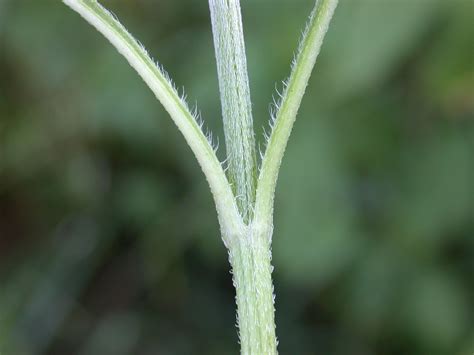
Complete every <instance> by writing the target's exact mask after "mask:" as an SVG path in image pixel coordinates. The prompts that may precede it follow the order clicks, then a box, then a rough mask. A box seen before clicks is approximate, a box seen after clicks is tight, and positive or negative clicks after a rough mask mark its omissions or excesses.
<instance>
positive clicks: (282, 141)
mask: <svg viewBox="0 0 474 355" xmlns="http://www.w3.org/2000/svg"><path fill="white" fill-rule="evenodd" d="M337 3H338V0H316V3H315V5H314V9H313V11H312V13H311V16H310V19H309V22H308V24H307V27H306V29H305V31H304V34H303V38H302V40H301V42H300V46H299V49H298V53H297V55H296V59H295V61H294V62H293V67H292V71H291V75H290V78H289V79H288V81H287V82H286V84H285V90H284V92H283V97H282V99H281V102H280V104H279V108H278V112H277V114H276V117H275V121H274V124H273V130H272V134H271V136H270V139H269V140H268V145H267V150H266V151H265V156H264V158H263V161H262V166H261V168H260V175H259V178H258V183H257V197H256V202H255V219H256V220H258V221H259V222H260V223H268V221H271V220H272V218H273V205H274V195H275V187H276V183H277V178H278V172H279V170H280V165H281V161H282V158H283V154H284V153H285V149H286V145H287V142H288V138H289V137H290V133H291V130H292V128H293V123H294V122H295V119H296V114H297V113H298V109H299V107H300V105H301V100H302V99H303V95H304V93H305V91H306V86H307V85H308V81H309V78H310V76H311V72H312V71H313V67H314V64H315V63H316V58H317V57H318V54H319V51H320V50H321V46H322V44H323V39H324V36H325V35H326V31H327V29H328V27H329V23H330V21H331V18H332V15H333V14H334V10H335V9H336V6H337Z"/></svg>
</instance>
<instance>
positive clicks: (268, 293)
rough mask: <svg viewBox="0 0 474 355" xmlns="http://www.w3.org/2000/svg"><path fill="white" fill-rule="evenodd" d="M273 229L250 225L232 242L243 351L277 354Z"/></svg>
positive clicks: (248, 354)
mask: <svg viewBox="0 0 474 355" xmlns="http://www.w3.org/2000/svg"><path fill="white" fill-rule="evenodd" d="M271 233H272V231H271V228H263V229H262V228H256V226H255V225H250V226H249V227H247V228H246V229H245V231H243V234H242V235H240V238H236V239H234V242H233V243H232V244H231V245H229V256H230V263H231V265H232V270H233V281H234V286H235V289H236V300H237V323H238V327H239V337H240V345H241V354H242V355H261V354H262V355H274V354H277V339H276V335H275V308H274V296H273V283H272V276H271V274H272V270H273V267H272V265H271V249H270V244H271Z"/></svg>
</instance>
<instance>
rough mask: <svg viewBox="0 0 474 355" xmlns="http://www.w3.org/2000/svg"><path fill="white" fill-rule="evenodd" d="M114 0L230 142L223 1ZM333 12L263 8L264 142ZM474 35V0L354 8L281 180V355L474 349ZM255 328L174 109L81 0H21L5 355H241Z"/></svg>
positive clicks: (256, 32)
mask: <svg viewBox="0 0 474 355" xmlns="http://www.w3.org/2000/svg"><path fill="white" fill-rule="evenodd" d="M103 3H104V4H105V5H106V6H108V7H109V8H110V9H111V10H113V11H114V12H115V13H116V14H117V15H118V16H119V18H120V19H121V20H122V22H123V23H124V24H125V25H126V26H127V27H128V28H129V30H130V31H131V32H132V33H133V34H134V35H135V36H136V37H137V38H138V39H140V41H142V42H143V43H144V44H145V45H146V47H147V48H148V49H149V51H150V52H151V53H152V54H153V55H154V57H155V58H156V59H158V60H159V61H160V62H161V63H162V64H163V65H164V66H165V68H166V69H167V70H168V71H169V73H170V75H171V76H172V77H173V78H174V80H175V82H176V83H177V86H178V87H182V86H183V87H185V88H186V93H187V95H188V100H189V102H190V103H191V104H193V103H195V102H198V103H199V108H200V110H201V112H202V115H203V117H204V119H205V122H206V126H207V127H208V128H209V129H210V130H212V131H213V132H214V135H215V136H219V137H222V125H221V122H220V104H219V100H218V91H217V75H216V69H215V61H214V52H213V47H212V36H211V32H210V22H209V14H208V9H207V2H206V1H204V0H199V1H198V0H156V1H153V0H133V1H132V0H128V1H127V0H120V1H118V0H117V1H112V0H108V1H105V0H104V1H103ZM312 5H313V1H312V0H299V1H295V0H278V1H276V0H259V1H256V0H254V1H250V0H242V6H243V17H244V25H245V33H246V45H247V52H248V65H249V71H250V81H251V89H252V100H253V108H254V116H255V127H256V131H257V132H258V134H259V135H260V133H261V132H262V128H263V127H265V126H267V120H268V117H269V114H268V111H269V110H268V103H269V102H271V101H272V94H274V93H275V90H274V89H275V83H279V82H280V81H281V80H283V79H284V78H285V77H286V76H287V75H288V72H289V64H290V61H291V59H292V55H293V52H294V49H295V48H296V45H297V39H298V37H299V34H300V32H301V29H302V28H303V25H304V23H305V20H306V17H307V15H308V14H309V12H310V9H311V7H312ZM473 23H474V2H473V1H471V0H452V1H442V0H341V2H340V6H339V8H338V9H337V11H336V15H335V17H334V20H333V23H332V24H331V27H330V30H329V33H328V35H327V39H326V41H325V43H324V46H323V49H322V53H321V56H320V58H319V60H318V63H317V66H316V70H315V72H314V75H313V76H312V79H311V82H310V85H309V88H308V90H307V95H306V97H305V99H304V101H303V105H302V108H301V111H300V114H299V117H298V120H297V122H296V124H295V128H294V131H293V134H292V137H291V139H290V143H289V146H288V149H287V154H286V156H285V159H284V163H283V165H282V170H281V175H280V179H279V184H278V192H277V197H276V206H275V207H276V210H275V233H274V238H273V240H274V244H273V252H274V258H273V261H274V265H275V272H274V280H275V289H276V295H277V298H276V307H277V312H276V322H277V332H278V337H279V340H280V347H279V349H280V352H281V354H297V355H298V354H308V355H309V354H324V355H333V354H334V355H376V354H377V355H378V354H381V355H391V354H393V355H395V354H414V355H415V354H416V355H418V354H419V355H422V354H423V355H424V354H428V355H441V354H443V355H444V354H459V355H471V354H473V352H474V239H473V236H474V235H473V230H474V228H473V206H474V201H473V200H474V190H473V181H474V180H473V179H474V166H473V152H474V121H473V116H474V115H473V114H474V101H473V92H474V69H473V68H474V58H473V55H474V26H473ZM220 141H221V147H220V153H219V154H220V158H221V159H223V158H224V150H225V149H224V144H223V139H220ZM260 144H263V142H261V141H260ZM234 324H235V305H234V291H233V288H232V282H231V275H230V274H229V266H228V262H227V253H226V251H225V249H224V246H223V244H222V242H221V240H220V237H219V230H218V225H217V220H216V213H215V210H214V207H213V202H212V199H211V196H210V193H209V191H208V188H207V185H206V182H205V179H204V177H203V174H202V173H201V171H200V169H199V166H198V165H197V163H196V162H195V160H194V158H193V156H192V154H191V152H190V150H189V148H188V147H187V146H186V145H185V143H184V140H183V139H182V137H181V136H180V134H179V132H178V131H177V129H176V128H175V126H174V124H173V123H172V121H171V120H170V119H169V117H168V116H167V114H166V113H165V112H164V110H163V109H162V107H161V106H160V104H159V103H158V102H157V101H156V100H155V99H154V97H153V95H152V94H151V92H150V91H149V90H148V89H147V87H146V86H145V84H144V83H143V82H142V81H141V80H140V79H139V78H138V76H137V75H136V74H135V72H134V71H133V70H132V69H131V68H130V67H129V66H128V65H127V64H126V62H125V60H124V59H123V58H122V57H120V56H119V55H118V54H117V53H116V51H115V50H114V49H113V48H112V47H111V45H110V44H108V43H107V42H106V41H105V40H104V38H102V36H101V35H99V34H98V33H97V32H96V31H95V30H93V29H92V28H91V27H90V26H89V25H88V24H86V23H85V22H84V21H83V20H82V19H81V18H79V16H78V15H77V14H75V13H73V12H72V11H71V10H69V9H68V8H66V7H65V6H64V5H63V4H62V3H61V2H60V1H53V0H0V353H1V354H2V355H30V354H48V355H53V354H54V355H56V354H57V355H62V354H79V355H103V354H115V355H122V354H123V355H126V354H140V355H142V354H143V355H151V354H154V355H155V354H160V355H161V354H237V353H238V344H237V332H236V329H235V327H234Z"/></svg>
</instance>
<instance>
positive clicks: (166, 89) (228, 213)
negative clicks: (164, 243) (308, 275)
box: [63, 0, 243, 245]
mask: <svg viewBox="0 0 474 355" xmlns="http://www.w3.org/2000/svg"><path fill="white" fill-rule="evenodd" d="M63 1H64V3H65V4H66V5H68V6H69V7H71V8H72V9H73V10H75V11H76V12H78V13H79V14H80V15H81V16H82V17H83V18H84V19H85V20H86V21H87V22H89V23H90V24H91V25H92V26H94V27H95V28H96V29H97V30H98V31H99V32H100V33H102V34H103V35H104V36H105V37H106V38H107V39H108V40H109V41H110V43H112V44H113V45H114V46H115V48H116V49H117V50H118V51H119V53H120V54H122V55H123V56H124V57H125V59H127V61H128V62H129V64H130V65H131V66H132V67H133V68H134V69H135V70H136V71H137V72H138V74H139V75H140V76H141V77H142V79H143V80H144V81H145V83H146V84H147V85H148V86H149V87H150V89H151V90H152V91H153V93H154V94H155V96H156V97H157V99H158V100H159V101H160V102H161V104H162V105H163V106H164V108H165V109H166V111H168V113H169V115H170V116H171V118H172V119H173V121H174V123H175V124H176V125H177V126H178V128H179V130H180V131H181V133H182V134H183V136H184V138H185V139H186V142H187V143H188V145H189V146H190V147H191V149H192V151H193V152H194V155H195V156H196V159H197V160H198V162H199V164H200V166H201V168H202V170H203V172H204V174H205V176H206V178H207V181H208V183H209V186H210V188H211V191H212V194H213V196H214V201H215V203H216V208H217V213H218V217H219V224H220V226H221V232H222V235H223V237H224V238H232V237H233V236H234V235H235V234H237V233H238V231H240V229H241V228H243V223H242V219H241V217H240V213H239V211H238V208H237V205H236V203H235V198H234V196H233V193H232V190H231V188H230V186H229V183H228V181H227V178H226V176H225V173H224V171H223V169H222V166H221V164H220V162H219V160H218V159H217V157H216V155H215V153H214V150H213V148H212V146H211V145H210V144H209V142H208V140H207V138H206V136H205V135H204V134H203V132H202V130H201V128H200V126H199V124H198V123H197V122H196V119H195V117H194V116H193V115H192V113H191V112H190V110H189V108H188V106H187V105H186V103H185V102H184V101H183V100H182V99H181V98H180V96H179V94H178V93H177V91H176V89H175V88H174V87H173V85H172V84H171V82H170V80H169V78H168V77H167V75H166V73H164V71H163V70H162V69H160V68H159V67H158V66H157V65H156V63H155V62H154V61H153V60H152V59H151V58H150V56H149V55H148V53H147V52H146V51H145V49H144V48H143V46H141V45H140V44H139V43H138V42H137V41H136V40H135V39H134V38H133V37H132V35H131V34H130V33H129V32H128V31H127V30H126V29H125V27H123V25H122V24H121V23H120V22H119V21H118V20H117V19H116V18H115V17H114V16H113V15H111V13H110V12H109V11H107V10H106V9H105V8H104V7H103V6H102V5H100V4H99V3H98V2H97V1H96V0H63ZM229 242H230V241H229V240H225V239H224V243H226V245H227V244H228V243H229Z"/></svg>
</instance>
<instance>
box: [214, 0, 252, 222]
mask: <svg viewBox="0 0 474 355" xmlns="http://www.w3.org/2000/svg"><path fill="white" fill-rule="evenodd" d="M209 9H210V12H211V22H212V34H213V38H214V48H215V52H216V62H217V74H218V78H219V91H220V94H221V104H222V118H223V121H224V133H225V144H226V149H227V164H228V175H229V180H230V182H231V183H232V184H233V190H234V193H235V196H236V199H237V205H238V206H239V209H240V211H241V213H242V217H243V219H244V221H245V222H248V221H249V220H250V219H251V217H252V212H253V204H254V201H255V188H256V180H257V173H256V169H257V159H256V154H255V137H254V130H253V121H252V107H251V103H250V89H249V80H248V74H247V60H246V55H245V44H244V33H243V29H242V16H241V14H240V2H239V0H209Z"/></svg>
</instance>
